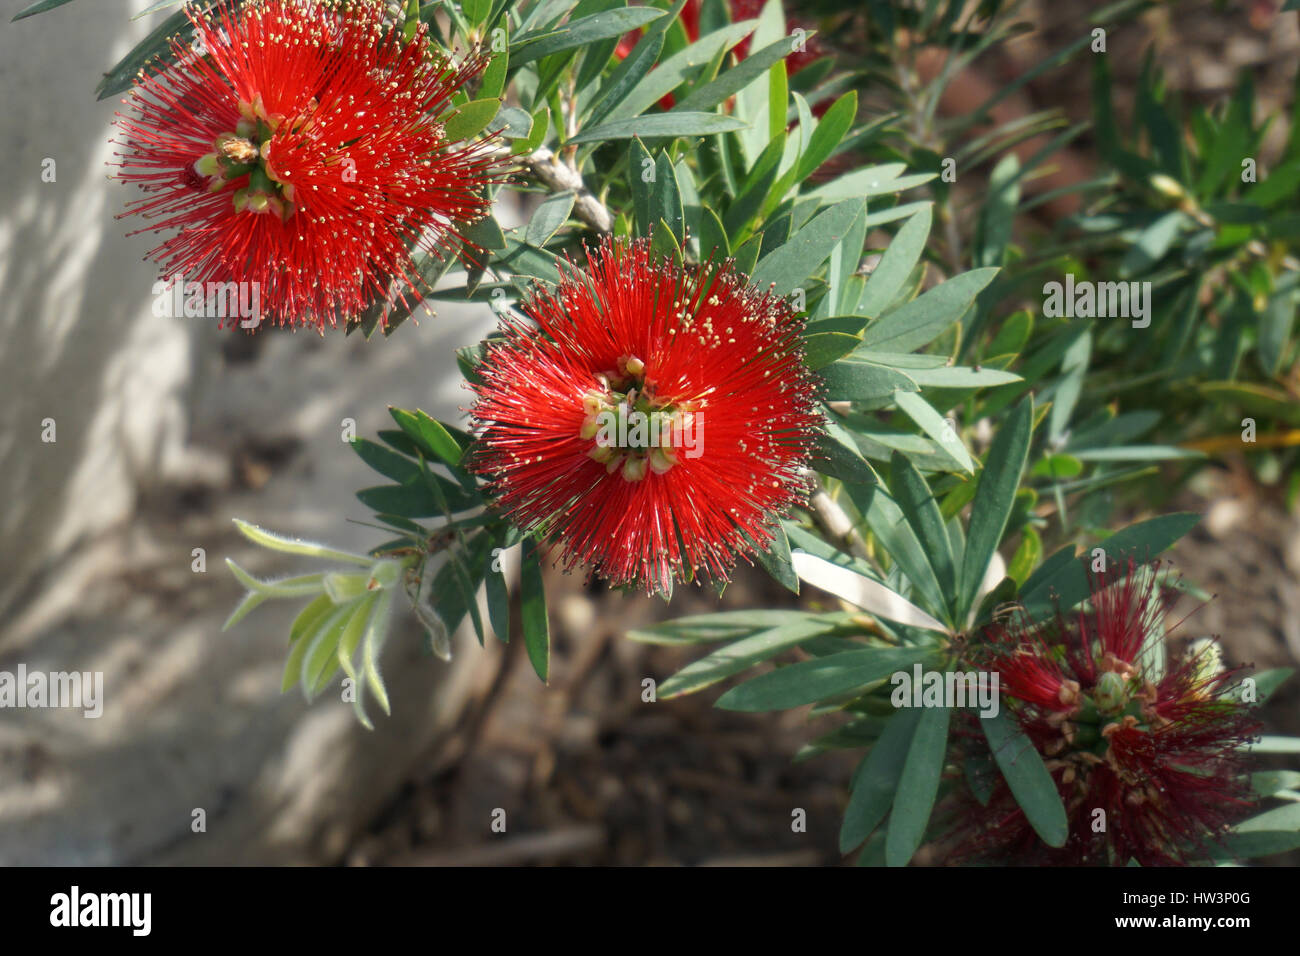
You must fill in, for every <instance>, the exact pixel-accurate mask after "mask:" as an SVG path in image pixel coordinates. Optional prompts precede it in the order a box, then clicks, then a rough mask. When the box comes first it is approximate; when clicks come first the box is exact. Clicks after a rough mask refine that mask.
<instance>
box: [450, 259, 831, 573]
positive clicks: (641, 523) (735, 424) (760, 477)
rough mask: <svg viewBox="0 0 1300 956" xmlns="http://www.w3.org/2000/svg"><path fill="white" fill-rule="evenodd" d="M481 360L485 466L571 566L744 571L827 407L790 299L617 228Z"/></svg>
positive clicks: (514, 510)
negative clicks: (820, 403) (677, 258)
mask: <svg viewBox="0 0 1300 956" xmlns="http://www.w3.org/2000/svg"><path fill="white" fill-rule="evenodd" d="M523 310H524V312H525V313H526V314H527V315H528V316H530V317H531V318H532V319H533V320H535V323H536V324H535V325H534V324H531V323H527V322H524V321H519V320H516V319H508V320H506V322H505V323H504V329H503V331H504V338H503V339H500V340H497V341H496V342H495V344H493V345H492V346H491V347H490V349H489V352H488V354H487V356H486V358H485V359H484V361H483V363H482V364H481V365H480V366H479V368H478V375H479V377H480V382H479V384H477V385H476V386H475V388H476V390H477V392H478V399H477V401H476V402H475V405H474V408H473V416H474V420H475V423H476V426H477V428H478V431H479V433H480V435H481V438H482V442H481V446H482V448H481V451H480V454H479V460H478V463H477V466H478V468H479V470H480V471H481V473H482V474H484V475H486V476H487V477H489V478H490V479H491V483H492V487H493V490H494V492H495V494H496V497H497V503H498V505H499V507H500V508H501V509H502V511H504V512H505V513H506V514H507V515H509V516H510V518H511V520H512V521H513V522H515V523H516V524H517V525H519V526H520V527H522V528H526V529H530V530H539V531H541V532H542V533H544V534H545V535H546V536H547V537H548V538H549V539H551V540H552V541H553V542H555V543H560V544H562V547H563V560H564V563H565V565H566V567H568V568H571V567H573V566H574V565H576V564H578V563H583V564H588V565H590V566H591V567H592V568H593V569H594V570H595V571H596V572H597V573H599V574H600V575H601V576H602V577H604V578H606V579H607V580H608V581H610V582H611V583H612V584H615V585H640V586H642V587H644V588H645V589H646V590H647V591H656V590H659V591H669V590H671V587H672V582H673V580H687V579H690V578H691V577H693V576H694V575H696V574H700V575H702V576H705V577H709V578H713V579H721V580H726V578H727V576H728V572H729V570H730V568H731V567H732V565H733V564H734V563H735V557H736V555H737V554H738V553H752V552H753V551H754V549H756V548H764V547H766V546H767V544H768V542H769V541H770V539H771V537H772V523H773V522H774V520H775V519H776V517H777V516H778V515H779V514H781V513H782V512H783V511H785V510H786V509H788V508H789V507H790V506H791V505H793V504H794V503H796V502H797V501H799V500H800V499H801V497H802V491H803V487H804V479H803V477H802V471H803V469H804V468H805V467H806V465H807V461H808V454H809V448H810V445H811V442H812V437H813V434H814V430H815V428H816V427H817V424H818V418H817V416H816V414H815V412H814V403H815V394H814V384H813V382H814V380H813V377H812V375H811V373H809V372H808V370H807V369H806V368H805V367H804V365H803V363H802V351H801V347H800V339H799V334H800V331H801V323H800V321H799V320H798V319H797V318H796V317H795V315H794V314H793V313H792V312H791V311H790V308H789V306H788V304H786V303H785V302H784V301H783V300H781V299H779V298H777V297H775V296H772V295H771V294H770V293H767V292H763V291H759V290H756V289H754V288H753V287H752V286H750V285H749V284H748V283H747V281H746V279H745V278H744V277H742V276H740V275H737V274H736V273H735V272H734V270H733V269H732V267H731V265H730V264H727V263H708V264H705V265H700V266H690V265H687V266H681V265H676V264H674V263H672V262H671V261H670V260H666V259H665V260H659V261H656V259H655V257H654V256H653V255H652V253H651V251H650V243H649V241H648V240H644V239H642V240H636V241H632V242H624V241H616V240H606V242H605V243H604V244H603V245H602V247H601V248H599V249H598V250H597V251H595V252H594V253H589V254H588V255H587V269H586V271H585V272H584V271H581V270H579V268H578V267H576V266H575V265H573V264H572V263H568V264H566V266H565V267H564V269H563V274H562V279H561V281H560V283H559V285H558V287H556V288H555V289H554V290H551V289H547V288H544V287H541V286H538V287H535V288H534V290H533V292H532V294H531V296H530V297H529V298H528V299H527V301H526V302H525V303H524V304H523Z"/></svg>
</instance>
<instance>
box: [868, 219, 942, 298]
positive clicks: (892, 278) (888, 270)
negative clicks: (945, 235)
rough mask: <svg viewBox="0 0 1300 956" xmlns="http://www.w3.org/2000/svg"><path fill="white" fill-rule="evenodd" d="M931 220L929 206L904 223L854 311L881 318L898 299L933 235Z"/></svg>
mask: <svg viewBox="0 0 1300 956" xmlns="http://www.w3.org/2000/svg"><path fill="white" fill-rule="evenodd" d="M930 217H931V212H930V206H928V205H927V206H925V207H924V208H923V209H921V210H920V211H919V212H917V213H916V214H915V215H913V216H912V217H911V218H910V219H908V220H907V222H905V223H903V225H902V228H900V229H899V230H898V234H897V235H896V236H894V239H893V241H892V242H891V243H890V244H889V246H888V247H887V248H886V249H885V252H884V255H882V256H881V257H880V262H879V263H877V265H876V268H875V269H874V270H873V271H872V273H871V275H870V276H869V277H868V278H867V284H866V287H865V288H863V290H862V296H861V298H859V299H858V306H857V308H856V309H855V310H854V311H855V312H857V313H860V314H862V315H869V316H878V315H880V314H881V313H882V312H883V311H884V310H885V309H886V308H887V307H888V306H889V304H890V303H892V302H893V301H894V300H895V299H897V298H898V296H899V294H900V293H901V292H902V291H903V287H904V286H905V285H906V284H907V279H908V276H910V275H911V274H912V270H913V269H915V268H916V264H917V263H918V262H920V261H921V253H923V252H924V251H925V243H926V240H927V239H928V238H929V236H930Z"/></svg>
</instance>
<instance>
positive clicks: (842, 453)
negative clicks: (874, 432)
mask: <svg viewBox="0 0 1300 956" xmlns="http://www.w3.org/2000/svg"><path fill="white" fill-rule="evenodd" d="M835 429H838V430H839V431H841V432H843V431H844V429H843V428H842V427H841V426H839V425H835V426H833V428H830V429H828V431H834V430H835ZM845 434H846V435H847V434H848V433H847V432H845ZM851 441H852V437H851V436H849V437H848V442H851ZM812 466H813V467H814V468H816V469H817V470H818V471H819V472H821V473H822V474H823V475H830V476H831V477H832V478H838V479H839V480H840V481H847V482H851V483H855V484H862V485H871V484H875V481H876V475H875V473H874V472H873V471H872V470H871V466H870V465H868V464H867V461H866V459H865V458H863V457H862V455H861V454H860V453H859V452H858V451H857V448H856V446H853V447H851V446H850V445H849V444H847V443H846V442H845V441H843V440H840V439H837V438H834V437H831V436H830V435H818V436H817V444H816V446H815V447H814V449H813V455H812Z"/></svg>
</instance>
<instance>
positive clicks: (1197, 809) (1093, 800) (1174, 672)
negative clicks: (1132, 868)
mask: <svg viewBox="0 0 1300 956" xmlns="http://www.w3.org/2000/svg"><path fill="white" fill-rule="evenodd" d="M1157 571H1158V569H1154V568H1151V567H1149V566H1143V565H1139V564H1137V563H1135V562H1132V561H1130V562H1129V563H1128V564H1127V565H1125V566H1121V567H1118V568H1113V569H1112V570H1111V572H1110V573H1102V574H1097V575H1094V576H1093V581H1092V594H1091V598H1090V600H1089V601H1088V602H1087V603H1086V604H1085V605H1083V606H1082V607H1081V608H1080V609H1078V610H1076V611H1075V612H1074V613H1072V614H1068V615H1067V614H1064V613H1058V614H1057V615H1056V616H1055V617H1054V618H1053V619H1052V620H1049V621H1048V622H1046V623H1042V624H1036V623H1032V622H1030V621H1027V620H1026V619H1025V618H1024V617H1023V616H1022V615H1020V614H1016V615H1014V616H1012V617H1011V618H1010V619H1009V620H1005V621H1002V622H999V623H994V624H993V625H991V626H990V627H989V628H987V629H986V631H985V633H984V634H983V638H982V640H981V641H980V642H979V644H978V646H977V647H976V648H975V652H974V653H975V656H976V657H977V659H978V660H979V661H980V663H981V664H982V665H983V666H985V667H989V668H992V669H996V671H997V672H998V673H999V675H1000V679H1001V684H1002V689H1003V695H1004V702H1005V703H1008V704H1009V705H1010V707H1011V709H1012V712H1013V714H1014V716H1015V719H1016V720H1017V722H1018V723H1019V725H1020V727H1021V729H1022V730H1023V731H1024V732H1025V734H1026V736H1027V737H1028V738H1029V739H1030V741H1032V742H1033V744H1034V746H1035V748H1036V749H1037V750H1038V751H1039V753H1040V754H1042V755H1043V757H1044V758H1045V760H1046V764H1047V768H1048V770H1049V772H1050V773H1051V775H1052V779H1053V781H1054V782H1055V783H1056V786H1057V789H1058V790H1059V792H1060V794H1061V798H1062V800H1063V801H1064V804H1065V808H1066V814H1067V817H1068V819H1069V826H1070V835H1069V839H1068V841H1067V842H1066V844H1065V846H1064V847H1062V848H1060V849H1052V848H1048V847H1046V846H1044V845H1043V844H1042V843H1041V842H1039V841H1038V839H1037V837H1036V836H1035V835H1034V833H1033V831H1032V830H1031V828H1030V826H1029V824H1028V821H1027V820H1026V818H1025V816H1024V814H1023V812H1022V811H1021V810H1020V809H1019V807H1018V806H1017V805H1016V801H1015V799H1014V798H1013V797H1012V795H1011V794H1010V792H1009V791H1008V790H1007V789H1006V787H1005V785H1003V784H1001V783H999V785H998V789H996V790H995V791H994V794H993V796H992V798H991V800H990V802H989V805H988V807H987V808H986V809H978V808H975V807H973V806H972V807H969V808H968V809H969V810H970V811H971V812H972V813H973V814H974V816H975V818H976V819H977V820H978V822H977V823H976V824H975V828H974V832H973V834H968V835H967V836H966V837H965V838H964V839H963V840H962V841H961V843H960V845H959V846H958V849H957V852H956V854H955V856H956V857H957V858H963V857H981V858H993V859H1013V860H1015V861H1017V862H1022V863H1024V862H1035V861H1037V862H1041V863H1049V864H1076V865H1106V864H1114V865H1121V866H1122V865H1125V864H1127V863H1128V862H1129V861H1130V860H1136V861H1137V862H1138V863H1139V864H1141V865H1143V866H1154V865H1172V864H1182V863H1186V862H1189V861H1190V860H1191V859H1192V858H1194V857H1195V856H1196V855H1197V854H1198V853H1199V852H1201V851H1204V850H1206V849H1207V848H1208V847H1210V846H1211V845H1212V844H1213V843H1214V842H1215V841H1216V840H1218V839H1220V838H1221V837H1222V835H1223V833H1224V831H1225V830H1226V829H1227V828H1228V826H1229V825H1230V824H1231V823H1232V822H1234V820H1235V819H1236V818H1238V817H1239V816H1240V815H1241V813H1242V811H1243V810H1245V809H1246V808H1248V807H1249V806H1250V805H1251V804H1252V802H1253V801H1252V800H1251V796H1250V789H1249V785H1248V782H1247V778H1246V774H1245V767H1244V762H1243V758H1244V752H1243V750H1242V745H1243V744H1245V743H1247V742H1248V741H1249V740H1250V739H1251V738H1252V737H1253V735H1254V734H1255V733H1256V731H1257V729H1258V725H1257V723H1256V721H1255V719H1254V717H1253V715H1252V714H1251V712H1250V709H1249V708H1248V707H1247V706H1246V705H1245V704H1243V703H1242V702H1241V701H1240V700H1238V699H1237V697H1236V695H1235V687H1236V685H1237V683H1238V679H1239V674H1238V673H1237V672H1236V671H1233V670H1225V669H1224V668H1223V667H1222V664H1221V662H1220V660H1219V657H1218V654H1217V648H1216V646H1215V645H1214V644H1213V642H1206V643H1205V644H1203V645H1201V646H1200V647H1199V648H1198V649H1195V650H1191V649H1189V650H1187V651H1184V652H1183V653H1181V654H1178V655H1173V654H1172V652H1170V653H1171V657H1170V659H1169V660H1168V661H1167V662H1166V663H1165V664H1164V666H1163V667H1162V666H1160V665H1159V664H1158V663H1157V658H1156V657H1155V648H1156V647H1157V646H1162V645H1163V640H1164V631H1163V627H1162V625H1163V618H1164V615H1165V603H1166V602H1165V600H1164V597H1165V595H1164V588H1163V586H1162V585H1161V584H1160V583H1159V582H1160V575H1159V574H1158V573H1157ZM972 739H978V738H975V737H974V735H972ZM1098 811H1101V812H1100V813H1098Z"/></svg>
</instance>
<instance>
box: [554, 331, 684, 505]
mask: <svg viewBox="0 0 1300 956" xmlns="http://www.w3.org/2000/svg"><path fill="white" fill-rule="evenodd" d="M596 378H597V380H598V381H599V383H600V386H599V387H598V388H592V389H589V390H588V391H587V393H586V394H585V395H584V396H583V398H582V407H583V410H584V411H585V412H586V416H585V417H584V418H583V420H582V428H581V429H580V431H579V434H580V436H581V437H582V438H583V439H585V440H590V441H592V443H593V446H594V447H592V449H591V450H590V451H589V452H587V454H588V455H589V456H590V457H591V458H593V459H594V460H596V461H598V462H600V463H601V464H603V465H604V466H605V471H606V472H607V473H608V474H613V473H614V472H616V471H618V470H619V469H620V468H621V469H622V472H623V477H624V479H626V480H627V481H641V480H642V479H643V478H645V476H646V474H647V472H650V471H653V472H654V473H655V474H657V475H662V474H664V473H666V472H668V471H670V470H671V469H672V467H673V466H674V465H676V464H677V463H678V454H679V451H680V448H681V445H682V444H683V443H682V440H681V439H682V436H683V435H684V434H685V433H686V432H687V431H688V430H689V429H690V428H691V427H692V425H693V418H694V416H693V413H692V412H690V411H689V410H687V409H685V408H682V407H680V406H674V405H673V404H671V403H668V402H664V401H660V400H658V399H657V398H656V397H655V396H654V394H653V392H652V391H650V390H648V389H647V388H646V385H645V363H644V362H642V361H641V360H640V359H639V358H637V357H636V356H631V355H625V356H623V357H622V358H620V359H619V360H618V370H617V371H613V372H605V373H603V374H600V375H597V376H596Z"/></svg>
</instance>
